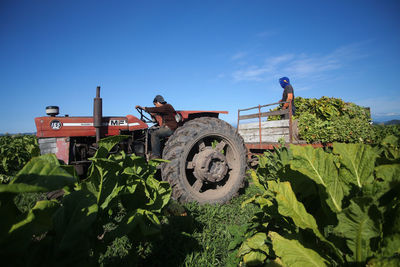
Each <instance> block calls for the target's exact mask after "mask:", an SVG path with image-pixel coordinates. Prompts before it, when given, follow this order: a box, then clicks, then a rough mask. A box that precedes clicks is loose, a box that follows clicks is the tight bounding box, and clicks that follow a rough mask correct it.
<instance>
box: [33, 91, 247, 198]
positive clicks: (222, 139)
mask: <svg viewBox="0 0 400 267" xmlns="http://www.w3.org/2000/svg"><path fill="white" fill-rule="evenodd" d="M137 110H138V112H139V114H140V119H139V118H137V117H135V116H132V115H127V116H125V117H123V116H121V117H103V116H102V99H101V98H100V87H97V93H96V98H95V99H94V109H93V117H69V116H68V115H65V116H58V114H59V109H58V107H57V106H49V107H47V108H46V113H47V115H48V116H46V117H38V118H35V124H36V128H37V138H38V142H39V147H40V151H41V154H46V153H54V154H56V156H57V158H58V159H59V160H61V161H63V162H64V163H65V164H68V165H74V166H75V169H76V171H77V173H78V175H79V176H81V177H84V175H85V174H86V170H87V168H88V166H89V165H90V164H91V162H90V161H89V158H90V157H91V156H93V155H94V153H95V152H96V148H97V145H96V144H97V142H99V140H100V139H101V138H104V137H107V136H114V135H129V138H127V139H125V140H124V141H122V142H121V143H120V144H119V145H118V146H116V147H115V148H114V150H113V151H112V152H118V151H121V150H123V151H125V152H126V153H128V154H135V155H137V156H142V157H148V155H149V152H150V151H149V149H148V147H149V146H148V143H149V132H150V131H152V129H153V128H154V127H158V126H159V125H158V123H157V122H156V121H160V120H157V119H158V118H154V117H153V116H152V115H151V114H148V115H147V114H145V111H144V110H142V109H137ZM221 113H223V114H226V113H227V112H226V111H177V116H176V118H177V120H178V123H179V127H178V129H177V130H175V132H174V134H173V135H172V136H170V137H169V138H168V139H167V140H165V142H164V144H163V146H162V158H163V159H165V160H168V161H169V162H168V163H162V164H161V178H162V180H164V181H168V182H169V183H170V184H171V187H172V196H173V198H174V199H176V200H179V201H182V202H188V201H197V202H199V203H224V202H227V201H229V200H230V199H231V198H232V197H233V196H234V195H235V194H236V193H237V192H238V190H239V189H240V188H241V187H242V186H243V185H244V178H245V171H246V166H247V165H246V147H245V145H244V142H243V138H242V137H241V136H240V135H239V134H238V132H237V130H236V129H235V128H234V127H232V126H231V125H230V124H228V123H226V122H225V121H222V120H220V119H219V118H218V116H219V114H221ZM147 123H155V125H153V126H152V127H149V126H148V125H147Z"/></svg>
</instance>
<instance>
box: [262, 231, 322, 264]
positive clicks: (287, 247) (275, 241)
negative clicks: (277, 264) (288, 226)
mask: <svg viewBox="0 0 400 267" xmlns="http://www.w3.org/2000/svg"><path fill="white" fill-rule="evenodd" d="M268 236H269V237H270V238H271V240H272V245H273V249H274V251H275V253H276V255H277V256H279V257H280V258H281V259H282V262H283V263H284V264H285V266H291V267H292V266H293V267H296V266H299V267H304V266H318V267H320V266H327V264H328V261H327V260H326V259H324V258H323V257H321V255H319V254H318V253H317V252H315V251H314V250H312V249H308V248H305V247H303V246H302V245H301V244H300V242H299V241H297V240H289V239H286V238H284V237H282V236H281V235H279V234H278V233H276V232H269V234H268Z"/></svg>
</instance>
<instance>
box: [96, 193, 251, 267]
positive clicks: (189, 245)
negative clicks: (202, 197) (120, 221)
mask: <svg viewBox="0 0 400 267" xmlns="http://www.w3.org/2000/svg"><path fill="white" fill-rule="evenodd" d="M244 191H245V192H244V193H243V194H242V195H240V196H239V197H236V198H234V199H232V201H231V202H230V203H229V204H224V205H208V204H207V205H199V204H197V203H187V204H184V205H183V206H181V205H179V204H178V203H174V202H172V203H171V205H170V208H169V212H168V213H169V214H168V215H167V216H166V217H165V218H164V220H163V224H162V227H161V234H160V235H158V236H156V237H155V239H153V240H151V241H149V242H145V243H138V244H136V245H132V244H131V243H130V242H129V241H128V240H127V238H121V239H118V240H116V241H115V242H114V244H113V246H111V247H109V249H108V251H107V253H106V254H105V255H103V258H102V259H101V262H100V265H102V266H132V265H136V266H202V267H205V266H227V265H236V264H235V262H236V261H237V260H238V259H236V258H235V253H234V252H233V253H232V251H230V250H229V245H230V243H231V242H232V241H233V240H234V239H235V232H237V228H239V227H240V226H243V225H245V224H246V223H248V222H249V221H250V219H251V218H252V217H253V215H254V214H255V212H257V211H258V210H257V208H256V207H255V206H251V205H248V206H246V208H245V209H242V208H241V203H242V202H243V201H244V200H246V199H247V198H249V197H251V196H253V195H254V194H256V193H257V192H259V191H258V189H257V188H256V187H255V186H249V187H248V188H246V189H245V190H244ZM171 210H172V212H171ZM174 211H175V213H176V214H173V213H174ZM171 213H172V214H171ZM182 213H183V214H184V215H186V216H181V214H182ZM131 249H135V250H136V251H137V252H139V258H132V257H131V256H130V253H129V251H130V250H131Z"/></svg>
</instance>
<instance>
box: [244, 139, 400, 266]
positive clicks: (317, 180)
mask: <svg viewBox="0 0 400 267" xmlns="http://www.w3.org/2000/svg"><path fill="white" fill-rule="evenodd" d="M279 151H280V154H277V156H276V157H278V158H281V159H285V160H282V161H281V166H282V167H280V168H279V169H278V170H273V171H270V170H266V167H267V166H268V164H263V165H260V166H259V167H258V169H257V170H255V171H254V170H252V171H251V176H252V179H253V182H254V183H255V184H256V185H257V186H258V187H259V188H260V189H262V190H263V193H262V194H259V195H257V196H254V197H252V198H250V199H249V200H247V201H245V202H244V203H243V205H242V206H243V207H246V206H247V205H249V204H250V203H252V204H255V205H257V206H258V207H259V208H260V209H261V210H262V212H259V213H258V214H257V216H256V217H255V218H253V220H252V223H251V224H250V227H249V229H248V230H247V235H246V238H247V239H246V240H245V241H244V242H243V243H242V244H241V246H240V247H239V249H238V250H237V252H236V255H237V256H238V257H240V258H241V259H242V262H243V263H245V264H246V265H248V266H251V265H261V264H278V266H279V265H283V266H359V265H360V266H365V265H366V264H368V266H383V264H387V265H385V266H399V264H400V255H399V254H400V249H399V248H400V157H399V156H400V154H399V145H398V138H396V137H394V136H392V137H388V138H386V139H385V140H384V142H383V143H382V145H381V146H379V147H371V146H368V145H364V144H342V143H334V144H333V149H332V151H329V150H325V151H324V150H323V149H321V148H317V149H314V148H312V147H310V146H306V147H304V146H295V145H292V146H291V147H290V150H288V151H286V149H279ZM287 157H289V158H290V160H286V158H287ZM271 160H275V161H276V159H273V157H272V156H271V155H268V154H267V155H265V156H263V157H261V158H260V162H263V161H271ZM278 166H279V165H278ZM268 175H270V176H268ZM268 177H269V178H273V177H275V178H276V179H267V178H268Z"/></svg>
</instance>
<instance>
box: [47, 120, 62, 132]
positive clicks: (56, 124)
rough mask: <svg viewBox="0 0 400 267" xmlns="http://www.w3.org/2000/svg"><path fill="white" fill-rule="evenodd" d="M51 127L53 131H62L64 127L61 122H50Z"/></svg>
mask: <svg viewBox="0 0 400 267" xmlns="http://www.w3.org/2000/svg"><path fill="white" fill-rule="evenodd" d="M50 127H51V129H53V130H60V129H61V127H62V123H61V121H59V120H52V121H51V122H50Z"/></svg>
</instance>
